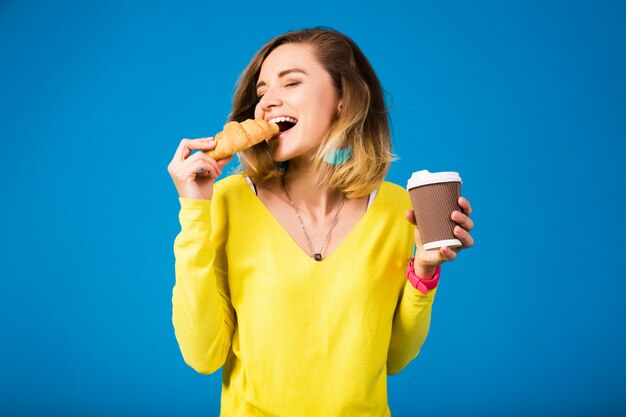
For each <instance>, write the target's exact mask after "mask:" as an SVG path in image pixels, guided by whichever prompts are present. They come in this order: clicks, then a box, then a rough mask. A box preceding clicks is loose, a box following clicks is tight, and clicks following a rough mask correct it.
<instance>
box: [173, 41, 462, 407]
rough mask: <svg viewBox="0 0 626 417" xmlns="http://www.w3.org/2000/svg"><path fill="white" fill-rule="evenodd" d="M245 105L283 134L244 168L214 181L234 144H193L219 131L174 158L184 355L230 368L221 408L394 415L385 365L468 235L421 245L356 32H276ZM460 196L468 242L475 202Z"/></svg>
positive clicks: (406, 342) (391, 363) (201, 366)
mask: <svg viewBox="0 0 626 417" xmlns="http://www.w3.org/2000/svg"><path fill="white" fill-rule="evenodd" d="M249 118H263V119H265V120H271V121H275V122H277V123H278V124H279V126H280V128H281V132H280V134H279V135H277V136H276V137H273V138H271V139H269V140H267V141H266V142H262V143H260V144H258V145H256V146H254V147H253V148H251V149H249V150H246V151H244V152H242V153H241V154H239V158H240V160H241V164H242V171H243V172H242V173H238V174H235V175H231V176H229V177H227V178H225V179H223V180H221V181H219V182H217V183H216V184H214V181H215V179H216V178H217V177H218V176H219V175H220V174H221V171H222V168H223V167H224V166H225V165H226V164H227V163H228V162H229V161H230V160H231V159H232V157H229V158H226V159H223V160H220V161H214V160H212V159H211V158H209V157H208V156H206V155H205V154H203V153H202V152H196V153H194V154H193V155H191V151H192V150H210V149H213V148H214V147H215V141H214V140H213V139H212V138H201V139H195V140H189V139H183V140H182V141H181V143H180V145H179V147H178V149H177V151H176V154H175V155H174V158H173V159H172V162H171V163H170V165H169V167H168V168H169V172H170V174H171V176H172V178H173V180H174V183H175V185H176V188H177V190H178V193H179V196H180V204H181V210H180V215H179V217H180V223H181V227H182V230H181V232H180V234H179V235H178V237H177V238H176V241H175V244H174V250H175V255H176V285H175V286H174V290H173V299H172V302H173V323H174V329H175V332H176V337H177V340H178V343H179V345H180V348H181V351H182V354H183V357H184V359H185V361H186V362H187V363H188V364H189V365H190V366H191V367H193V368H194V369H196V370H197V371H198V372H200V373H212V372H215V371H216V370H218V369H219V368H220V367H222V366H224V369H223V384H222V401H221V415H223V416H290V417H291V416H377V417H380V416H388V415H390V410H389V407H388V402H387V385H386V383H387V375H392V374H395V373H397V372H399V371H400V370H401V369H402V368H404V367H405V366H406V365H407V364H408V363H409V362H410V361H411V360H412V359H414V358H415V357H416V356H417V354H418V352H419V350H420V347H421V346H422V344H423V342H424V340H425V338H426V335H427V333H428V328H429V324H430V314H431V307H432V303H433V299H434V296H435V292H436V289H435V286H436V283H437V281H438V277H439V270H440V267H439V265H440V264H441V263H443V262H445V261H450V260H453V259H455V257H456V253H457V252H458V250H460V249H461V248H457V249H450V248H442V249H441V250H439V251H425V250H423V248H422V244H421V242H420V239H419V233H418V231H417V229H416V227H415V218H414V216H413V212H412V210H411V201H410V198H409V195H408V192H407V191H406V190H405V189H404V188H402V187H400V186H397V185H394V184H391V183H389V182H386V181H384V178H385V175H386V173H387V171H388V168H389V164H390V162H391V161H392V153H391V142H390V134H389V127H388V119H387V110H386V108H385V103H384V99H383V93H382V89H381V86H380V83H379V81H378V79H377V77H376V75H375V73H374V71H373V69H372V68H371V66H370V64H369V62H368V61H367V59H366V58H365V56H364V55H363V53H362V52H361V50H360V49H359V48H358V46H357V45H356V44H355V43H354V42H353V41H352V40H351V39H350V38H348V37H346V36H345V35H343V34H341V33H338V32H336V31H333V30H329V29H309V30H302V31H297V32H289V33H286V34H284V35H282V36H279V37H277V38H275V39H272V40H271V41H270V42H269V43H268V44H267V45H265V46H264V47H263V48H262V49H261V50H260V51H259V52H257V54H256V55H255V56H254V58H253V59H252V61H251V62H250V64H249V65H248V67H247V68H246V70H245V71H244V73H243V75H242V77H241V78H240V80H239V82H238V85H237V90H236V93H235V100H234V105H233V112H232V114H231V120H236V121H243V120H245V119H249ZM190 155H191V156H190ZM459 205H460V207H461V208H462V211H463V212H456V211H455V212H454V213H452V219H453V220H454V221H455V222H456V223H458V226H457V227H456V228H455V234H456V236H457V237H458V238H459V239H460V240H461V242H462V243H463V246H462V248H468V247H470V246H472V245H473V239H472V237H471V236H470V235H469V231H470V230H471V229H472V227H473V222H472V220H471V219H470V218H469V217H468V216H469V214H470V212H471V208H470V204H469V202H468V201H467V200H465V199H463V198H460V199H459ZM414 251H415V252H414ZM413 255H414V258H415V260H414V261H413V260H411V257H412V256H413ZM409 264H411V266H412V267H413V268H414V271H415V272H414V273H413V272H411V273H410V274H408V275H409V276H410V277H411V278H412V280H408V279H407V270H408V268H409ZM418 281H420V282H421V286H420V285H417V282H418ZM414 285H415V286H414Z"/></svg>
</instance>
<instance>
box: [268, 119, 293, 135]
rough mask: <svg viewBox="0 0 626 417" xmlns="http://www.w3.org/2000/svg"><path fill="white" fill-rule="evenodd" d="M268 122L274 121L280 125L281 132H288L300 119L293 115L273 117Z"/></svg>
mask: <svg viewBox="0 0 626 417" xmlns="http://www.w3.org/2000/svg"><path fill="white" fill-rule="evenodd" d="M268 122H273V123H276V124H277V125H278V129H279V130H280V132H281V133H282V132H286V131H288V130H289V129H291V128H292V127H294V126H295V125H296V123H298V119H294V118H293V117H287V116H281V117H274V118H273V119H270V120H268Z"/></svg>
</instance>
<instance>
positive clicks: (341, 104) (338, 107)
mask: <svg viewBox="0 0 626 417" xmlns="http://www.w3.org/2000/svg"><path fill="white" fill-rule="evenodd" d="M342 108H343V101H342V100H339V104H337V117H339V115H340V114H341V109H342Z"/></svg>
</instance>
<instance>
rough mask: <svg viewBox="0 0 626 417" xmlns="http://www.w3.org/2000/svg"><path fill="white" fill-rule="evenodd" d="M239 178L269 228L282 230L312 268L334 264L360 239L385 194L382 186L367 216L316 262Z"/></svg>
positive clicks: (241, 178) (367, 211)
mask: <svg viewBox="0 0 626 417" xmlns="http://www.w3.org/2000/svg"><path fill="white" fill-rule="evenodd" d="M239 177H240V178H239V179H240V186H241V187H242V188H244V189H245V195H246V196H248V197H249V198H250V199H251V200H253V203H252V204H255V205H257V207H258V211H259V212H262V213H263V214H262V215H263V216H265V217H269V218H270V221H269V222H268V224H269V226H270V227H271V228H272V229H278V230H280V235H281V236H282V238H281V239H283V240H286V241H288V242H287V244H286V246H288V247H290V248H291V249H290V250H291V251H292V252H297V253H298V255H297V256H300V257H304V258H306V259H307V260H308V261H309V262H310V263H311V266H315V265H322V264H323V265H327V264H328V263H332V262H333V261H334V259H335V258H338V257H339V255H341V253H342V252H343V251H344V250H345V249H346V247H348V246H350V244H351V243H352V241H354V240H355V239H356V238H357V237H358V235H360V234H361V233H362V230H363V229H365V227H366V225H367V223H369V222H370V221H371V220H370V218H372V217H373V216H374V214H372V211H374V212H376V211H377V210H378V204H377V201H378V200H380V198H379V197H380V193H381V192H383V189H382V188H383V187H382V184H381V186H380V188H379V189H378V193H377V195H376V198H374V201H373V202H372V204H370V206H369V208H368V209H367V210H366V211H365V214H364V215H363V216H361V218H360V219H359V221H358V222H357V224H355V225H354V226H353V227H352V229H351V230H350V232H348V235H347V236H346V237H345V238H343V240H342V241H341V242H339V244H338V245H337V247H336V248H335V250H333V251H332V252H331V253H330V254H329V255H327V256H326V257H325V258H324V259H322V260H321V261H316V260H315V259H313V258H312V257H311V256H310V255H309V254H307V253H306V252H305V251H304V249H302V248H301V247H300V245H298V243H297V242H296V241H295V240H294V239H293V238H292V237H291V235H290V234H289V232H287V230H286V229H285V228H284V227H283V225H282V224H281V223H280V222H279V221H278V219H277V218H276V217H274V214H272V212H271V211H270V210H269V209H268V208H267V206H266V205H265V204H264V203H263V201H261V199H260V198H259V196H258V195H256V194H255V193H254V191H252V189H251V188H250V186H249V185H248V183H247V182H246V179H245V177H244V176H243V175H241V174H240V175H239Z"/></svg>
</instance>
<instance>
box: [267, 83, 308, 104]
mask: <svg viewBox="0 0 626 417" xmlns="http://www.w3.org/2000/svg"><path fill="white" fill-rule="evenodd" d="M299 84H300V81H292V82H290V83H287V84H285V87H295V86H297V85H299ZM262 98H263V94H259V95H257V96H256V99H257V101H259V100H261V99H262Z"/></svg>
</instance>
